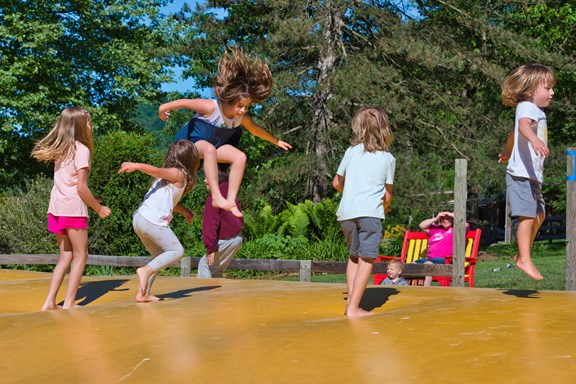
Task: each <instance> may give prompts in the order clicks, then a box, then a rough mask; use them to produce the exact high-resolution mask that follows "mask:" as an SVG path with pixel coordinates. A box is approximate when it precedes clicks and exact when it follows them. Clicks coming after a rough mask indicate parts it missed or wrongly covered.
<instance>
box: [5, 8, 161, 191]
mask: <svg viewBox="0 0 576 384" xmlns="http://www.w3.org/2000/svg"><path fill="white" fill-rule="evenodd" d="M166 2H167V1H166V0H138V1H136V0H129V1H125V0H122V1H120V0H112V1H109V0H89V1H88V0H76V1H73V2H61V1H56V0H44V1H20V0H6V1H3V2H2V6H1V12H0V69H1V71H2V76H0V89H2V92H1V93H0V163H2V164H4V165H5V166H3V167H2V169H0V181H5V180H19V179H20V178H22V177H25V176H26V175H29V172H34V173H35V172H38V171H39V170H38V169H37V168H36V164H35V163H34V162H33V161H32V160H30V159H29V156H28V154H29V153H30V147H31V145H32V142H33V140H35V139H38V138H40V137H42V136H43V135H44V134H45V133H46V131H47V130H48V129H50V128H51V126H52V125H53V123H54V122H55V120H56V119H57V117H58V115H59V113H60V111H61V110H62V109H63V108H64V107H67V106H69V105H79V106H82V107H85V108H87V109H89V110H90V111H91V112H92V117H93V125H94V128H95V129H96V130H99V131H107V130H117V129H123V130H134V129H137V127H136V125H135V124H134V122H133V116H134V114H135V113H136V107H137V105H138V104H139V103H140V102H141V101H145V100H155V99H156V98H157V95H158V89H159V87H160V84H161V83H162V82H163V81H166V80H168V78H169V77H168V70H167V65H168V64H169V59H170V54H171V53H169V51H164V50H163V48H162V47H165V46H166V45H167V44H169V43H170V41H171V39H172V38H171V34H172V32H171V30H172V29H171V27H170V26H169V25H168V24H166V23H165V21H164V19H163V16H162V15H161V14H160V7H161V6H162V5H163V4H165V3H166ZM31 166H32V167H34V168H32V167H31ZM2 184H3V183H2Z"/></svg>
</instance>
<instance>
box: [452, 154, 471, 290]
mask: <svg viewBox="0 0 576 384" xmlns="http://www.w3.org/2000/svg"><path fill="white" fill-rule="evenodd" d="M455 167H456V173H455V176H454V258H453V260H454V261H453V264H452V286H454V287H463V286H464V257H465V254H466V199H467V196H468V186H467V183H466V176H467V170H468V163H467V161H466V159H456V164H455Z"/></svg>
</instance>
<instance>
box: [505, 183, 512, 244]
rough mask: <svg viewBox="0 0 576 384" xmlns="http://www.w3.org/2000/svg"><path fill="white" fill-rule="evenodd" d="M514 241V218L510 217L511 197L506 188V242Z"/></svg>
mask: <svg viewBox="0 0 576 384" xmlns="http://www.w3.org/2000/svg"><path fill="white" fill-rule="evenodd" d="M511 242H512V218H511V217H510V199H509V196H508V189H506V213H505V217H504V244H510V243H511Z"/></svg>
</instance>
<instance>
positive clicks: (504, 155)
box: [498, 148, 510, 164]
mask: <svg viewBox="0 0 576 384" xmlns="http://www.w3.org/2000/svg"><path fill="white" fill-rule="evenodd" d="M508 160H510V151H509V150H508V148H504V149H503V150H502V152H500V153H499V154H498V164H502V163H505V162H507V161H508Z"/></svg>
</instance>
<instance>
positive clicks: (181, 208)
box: [174, 203, 194, 224]
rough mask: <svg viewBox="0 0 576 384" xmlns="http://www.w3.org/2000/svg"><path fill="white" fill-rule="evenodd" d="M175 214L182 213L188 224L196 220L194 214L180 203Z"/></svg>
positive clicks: (175, 208) (175, 209)
mask: <svg viewBox="0 0 576 384" xmlns="http://www.w3.org/2000/svg"><path fill="white" fill-rule="evenodd" d="M174 212H178V213H180V214H181V215H182V216H184V217H185V218H186V222H187V223H188V224H190V223H191V222H192V220H194V214H193V213H192V211H190V210H189V209H188V208H186V207H185V206H183V205H182V204H180V203H178V204H176V206H175V207H174Z"/></svg>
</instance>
